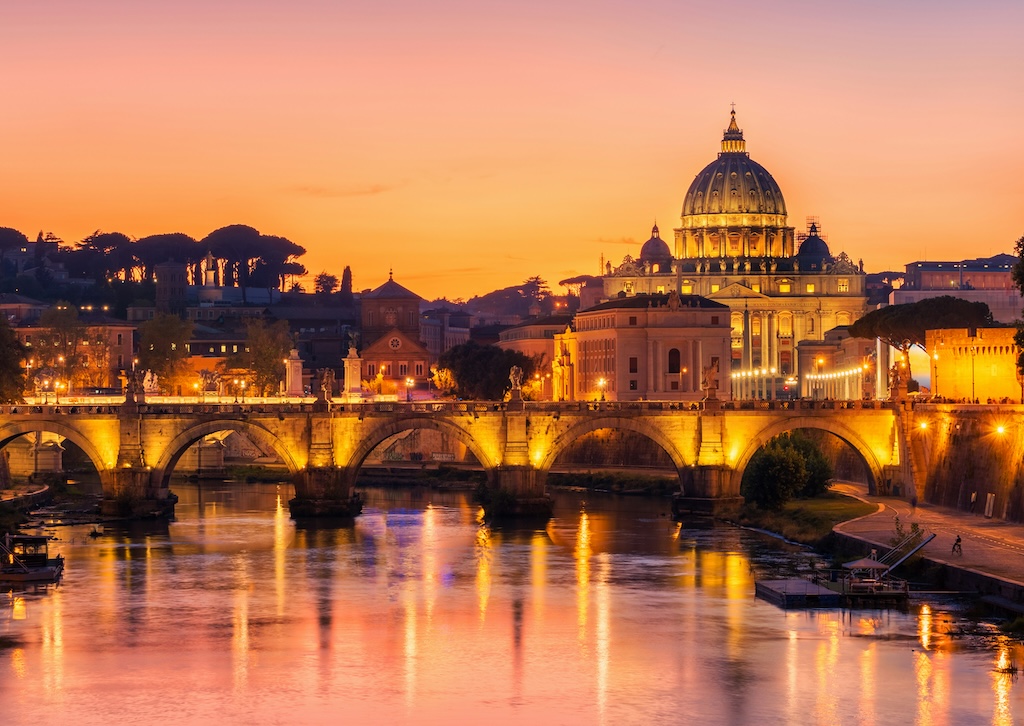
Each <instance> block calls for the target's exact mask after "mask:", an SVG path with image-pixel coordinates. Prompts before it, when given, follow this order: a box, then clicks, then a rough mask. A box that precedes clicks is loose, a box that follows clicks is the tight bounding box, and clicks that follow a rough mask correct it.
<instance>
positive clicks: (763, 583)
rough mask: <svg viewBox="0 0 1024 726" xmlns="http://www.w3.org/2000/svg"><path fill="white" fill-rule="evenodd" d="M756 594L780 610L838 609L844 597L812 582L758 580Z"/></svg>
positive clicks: (755, 588) (797, 579) (798, 579)
mask: <svg viewBox="0 0 1024 726" xmlns="http://www.w3.org/2000/svg"><path fill="white" fill-rule="evenodd" d="M754 594H755V595H757V596H758V597H760V598H761V599H762V600H767V601H768V602H770V603H772V604H773V605H778V606H779V607H780V608H837V607H841V606H842V605H843V604H844V603H843V596H842V595H841V594H840V593H838V592H836V591H835V590H829V589H828V588H827V587H823V586H821V585H817V584H815V583H813V582H811V581H810V580H805V579H803V578H795V579H792V580H758V581H757V582H755V583H754Z"/></svg>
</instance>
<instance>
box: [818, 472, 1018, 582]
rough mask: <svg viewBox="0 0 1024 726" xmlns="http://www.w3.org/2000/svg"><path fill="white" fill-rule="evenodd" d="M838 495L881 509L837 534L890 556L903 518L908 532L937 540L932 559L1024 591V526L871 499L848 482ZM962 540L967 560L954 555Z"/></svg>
mask: <svg viewBox="0 0 1024 726" xmlns="http://www.w3.org/2000/svg"><path fill="white" fill-rule="evenodd" d="M832 490H833V491H836V492H839V493H841V494H849V495H851V496H855V497H857V498H859V499H863V500H864V501H867V502H872V503H875V504H878V505H879V509H878V511H877V512H875V513H874V514H869V515H867V516H866V517H861V518H860V519H854V520H851V521H849V522H843V523H842V524H839V525H837V526H836V527H835V529H836V531H837V532H842V533H843V534H847V535H850V536H851V537H856V538H858V539H862V540H866V541H868V542H871V543H872V544H873V545H878V546H879V548H880V549H882V551H885V549H888V548H889V547H891V544H890V540H891V539H892V538H893V537H894V536H895V534H896V523H895V520H896V517H899V519H900V523H901V524H902V525H903V530H904V532H905V533H909V532H910V529H911V524H912V523H916V524H917V525H918V527H920V528H921V529H922V530H923V531H924V532H925V533H928V532H934V533H935V534H936V535H937V536H936V537H935V539H933V540H932V541H931V542H929V543H928V544H926V545H925V546H924V548H923V549H922V550H921V554H923V555H924V556H925V557H927V558H928V559H930V560H933V561H935V562H941V563H944V564H948V565H952V566H954V567H961V568H964V569H968V570H973V571H975V572H980V573H984V574H987V575H990V576H992V577H996V578H998V579H1000V580H1006V581H1008V582H1012V583H1014V584H1016V585H1019V586H1021V587H1024V524H1016V523H1013V522H1005V521H1003V520H1001V519H988V518H986V517H984V516H983V515H981V514H970V513H968V512H963V511H960V510H957V509H951V508H949V507H939V506H936V505H933V504H920V503H919V504H918V505H917V506H916V507H912V506H911V505H910V502H907V501H904V500H903V499H899V498H896V497H879V496H874V495H869V494H868V492H867V487H865V486H863V485H860V484H851V483H847V482H843V483H839V484H836V485H835V486H833V487H832ZM958 535H959V536H960V537H961V539H962V540H963V554H962V555H957V554H953V553H952V549H953V542H954V541H955V540H956V538H957V536H958Z"/></svg>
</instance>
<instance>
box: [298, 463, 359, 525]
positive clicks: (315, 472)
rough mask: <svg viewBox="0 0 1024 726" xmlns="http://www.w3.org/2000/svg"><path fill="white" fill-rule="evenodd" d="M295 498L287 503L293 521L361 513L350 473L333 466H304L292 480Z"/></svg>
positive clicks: (353, 480) (353, 515) (357, 495)
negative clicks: (304, 518)
mask: <svg viewBox="0 0 1024 726" xmlns="http://www.w3.org/2000/svg"><path fill="white" fill-rule="evenodd" d="M292 482H293V484H294V485H295V498H294V499H292V500H291V501H289V502H288V510H289V511H290V512H291V516H292V518H293V519H298V518H302V517H343V518H348V517H355V516H357V515H358V514H359V513H360V512H362V511H363V500H362V499H361V498H360V497H359V494H358V493H356V491H355V487H354V483H355V475H354V472H350V471H349V470H348V469H344V468H341V467H337V466H308V467H306V468H305V469H303V470H302V471H300V472H298V473H296V474H295V475H294V476H293V477H292Z"/></svg>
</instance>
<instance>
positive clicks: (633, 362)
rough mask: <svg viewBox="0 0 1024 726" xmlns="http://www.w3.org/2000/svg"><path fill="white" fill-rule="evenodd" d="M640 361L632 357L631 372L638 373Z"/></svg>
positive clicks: (630, 359) (630, 361) (630, 360)
mask: <svg viewBox="0 0 1024 726" xmlns="http://www.w3.org/2000/svg"><path fill="white" fill-rule="evenodd" d="M638 364H639V361H638V360H637V358H636V356H630V358H629V372H630V373H636V371H637V367H638Z"/></svg>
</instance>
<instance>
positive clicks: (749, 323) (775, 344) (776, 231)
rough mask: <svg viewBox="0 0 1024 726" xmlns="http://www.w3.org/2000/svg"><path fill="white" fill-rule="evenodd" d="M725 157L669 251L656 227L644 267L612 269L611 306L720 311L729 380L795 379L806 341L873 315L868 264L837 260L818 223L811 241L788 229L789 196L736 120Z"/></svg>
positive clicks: (707, 171) (629, 263) (693, 200)
mask: <svg viewBox="0 0 1024 726" xmlns="http://www.w3.org/2000/svg"><path fill="white" fill-rule="evenodd" d="M721 149H722V150H721V153H719V154H718V157H717V158H716V159H715V160H714V161H712V162H711V163H710V164H708V165H707V166H706V167H705V168H704V169H703V170H701V171H700V172H699V173H698V174H697V176H696V177H695V178H694V180H693V182H692V183H691V184H690V187H689V189H688V190H687V192H686V195H685V197H684V200H683V207H682V214H681V217H680V225H679V227H678V228H676V229H675V230H674V236H673V244H672V246H671V247H670V245H669V243H668V242H667V241H665V240H663V239H662V238H661V234H660V230H659V229H658V227H657V226H655V227H654V229H653V230H652V234H651V238H650V239H649V240H648V241H647V242H646V243H645V244H644V245H643V247H642V248H641V251H640V256H639V258H638V259H634V258H633V257H631V256H627V257H626V258H625V259H624V260H623V261H622V264H620V265H619V266H617V267H613V266H612V265H611V264H608V265H606V268H605V275H604V277H603V284H604V297H605V298H606V299H616V298H621V297H631V296H635V295H660V294H667V293H669V292H672V291H675V292H676V293H678V294H680V295H683V296H686V295H697V296H702V297H706V298H709V299H711V300H714V301H716V302H719V303H722V304H723V305H725V306H727V307H728V310H729V323H730V327H731V331H732V332H731V345H730V351H729V361H728V362H727V363H726V364H725V365H723V367H722V373H723V376H728V374H729V372H730V370H731V371H732V372H734V373H735V372H743V371H752V370H757V369H761V370H765V369H769V370H770V369H775V371H776V372H777V373H778V374H779V376H780V378H781V377H786V376H795V375H798V374H799V371H798V370H797V367H798V357H797V345H798V344H799V343H800V342H801V341H804V340H819V341H820V340H823V337H824V334H825V332H826V331H828V330H831V329H832V328H835V327H837V326H842V325H849V324H850V323H852V322H853V321H854V320H856V319H857V318H859V317H861V316H862V315H863V314H864V313H865V312H866V310H867V293H866V285H865V283H866V275H865V273H864V270H863V264H860V263H858V264H854V263H853V262H852V261H851V260H850V258H849V257H848V256H847V255H846V253H844V252H841V253H839V254H838V255H835V256H833V255H832V254H831V252H830V250H829V247H828V244H827V243H826V241H825V240H824V239H823V238H822V236H821V235H820V233H819V230H818V228H817V225H816V224H814V223H812V224H811V225H810V228H809V229H808V231H807V233H806V234H797V233H796V232H795V230H794V228H793V227H791V226H790V225H789V223H788V218H787V212H786V202H785V199H784V197H783V194H782V190H781V189H780V188H779V185H778V184H777V183H776V181H775V179H774V178H773V177H772V175H771V174H769V173H768V171H767V170H766V169H765V168H764V167H763V166H761V165H760V164H758V163H757V162H755V161H754V160H752V159H751V158H750V155H749V154H748V153H747V150H746V141H745V140H744V138H743V132H742V130H741V129H740V128H739V126H738V125H737V123H736V113H735V111H733V112H732V115H731V118H730V122H729V127H728V128H727V129H726V130H725V132H724V135H723V138H722V146H721Z"/></svg>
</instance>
